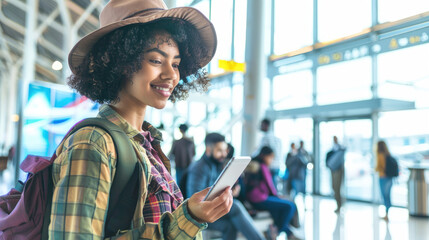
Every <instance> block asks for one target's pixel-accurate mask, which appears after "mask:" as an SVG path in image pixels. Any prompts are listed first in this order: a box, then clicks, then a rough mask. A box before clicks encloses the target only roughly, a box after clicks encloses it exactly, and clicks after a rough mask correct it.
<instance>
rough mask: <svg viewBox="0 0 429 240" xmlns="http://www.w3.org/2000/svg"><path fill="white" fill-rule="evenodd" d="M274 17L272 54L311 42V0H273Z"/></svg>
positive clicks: (294, 48)
mask: <svg viewBox="0 0 429 240" xmlns="http://www.w3.org/2000/svg"><path fill="white" fill-rule="evenodd" d="M274 17H275V19H274V54H282V53H286V52H290V51H293V50H296V49H299V48H302V47H305V46H308V45H312V44H313V0H300V1H291V0H275V1H274Z"/></svg>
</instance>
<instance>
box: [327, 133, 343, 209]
mask: <svg viewBox="0 0 429 240" xmlns="http://www.w3.org/2000/svg"><path fill="white" fill-rule="evenodd" d="M333 141H334V145H333V147H332V149H331V151H329V152H328V154H327V155H326V166H327V167H328V168H329V170H331V177H332V189H333V190H334V197H335V201H336V203H337V209H336V210H335V212H336V213H339V212H340V211H341V207H342V205H343V198H342V195H341V187H342V185H343V182H344V161H345V159H344V154H345V150H346V149H345V148H344V147H343V146H341V145H340V144H339V143H338V138H337V136H334V137H333Z"/></svg>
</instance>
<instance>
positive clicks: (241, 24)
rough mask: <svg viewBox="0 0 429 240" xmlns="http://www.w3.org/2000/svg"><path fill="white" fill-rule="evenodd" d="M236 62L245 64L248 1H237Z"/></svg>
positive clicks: (235, 17)
mask: <svg viewBox="0 0 429 240" xmlns="http://www.w3.org/2000/svg"><path fill="white" fill-rule="evenodd" d="M234 21H235V22H234V61H236V62H244V61H245V51H246V23H247V0H235V16H234Z"/></svg>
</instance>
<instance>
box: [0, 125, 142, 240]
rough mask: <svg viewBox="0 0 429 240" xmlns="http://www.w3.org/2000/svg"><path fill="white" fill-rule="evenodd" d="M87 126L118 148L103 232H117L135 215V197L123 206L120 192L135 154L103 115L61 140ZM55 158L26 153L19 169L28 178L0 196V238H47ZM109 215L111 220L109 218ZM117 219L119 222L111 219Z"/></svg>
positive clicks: (132, 175) (130, 177) (131, 172)
mask: <svg viewBox="0 0 429 240" xmlns="http://www.w3.org/2000/svg"><path fill="white" fill-rule="evenodd" d="M86 126H97V127H100V128H102V129H104V130H105V131H106V132H108V133H109V135H110V136H111V137H112V139H113V142H114V144H115V149H116V151H117V156H118V161H117V164H116V174H115V175H116V177H115V178H114V181H113V183H112V186H111V191H110V196H109V199H110V200H109V209H108V218H107V221H106V223H105V225H106V233H107V232H108V231H109V232H112V233H116V232H117V230H119V229H122V230H123V229H126V228H128V227H129V223H131V220H132V217H133V214H134V209H135V204H136V203H137V199H133V202H132V203H133V204H134V206H129V205H130V204H128V205H127V206H123V205H124V203H123V202H125V201H122V199H123V197H122V196H121V194H122V195H126V194H124V192H126V190H124V189H125V187H126V186H128V185H129V184H130V183H131V182H132V181H134V179H135V176H136V174H135V172H136V166H137V165H136V163H137V156H136V154H135V151H134V149H133V147H132V145H131V142H130V141H129V138H128V137H127V135H126V134H125V133H124V131H122V129H120V128H119V127H118V126H117V125H115V124H113V123H111V122H109V121H108V120H106V119H102V118H88V119H85V120H83V121H80V122H78V123H77V124H76V125H75V126H74V127H73V128H71V129H70V131H69V132H68V133H67V134H66V136H65V137H64V139H63V141H64V140H65V139H67V138H68V137H69V136H70V135H71V134H73V133H74V132H76V131H77V130H78V129H80V128H82V127H86ZM56 158H57V156H56V154H55V153H54V154H53V156H52V157H51V158H50V159H49V158H48V157H40V156H33V155H28V156H27V157H26V158H25V160H24V161H23V162H22V163H21V165H20V168H21V169H22V170H23V171H24V172H27V173H28V175H27V180H26V181H25V183H23V182H21V181H19V184H18V186H17V187H15V188H13V189H11V190H10V191H9V193H7V194H6V195H3V196H0V240H21V239H31V240H38V239H48V227H49V223H50V212H51V204H52V193H53V186H52V185H53V182H52V172H51V165H52V163H53V162H54V160H55V159H56ZM119 159H121V161H119ZM145 170H146V169H145ZM137 178H138V177H137ZM127 197H128V196H127ZM111 212H113V213H111ZM109 218H110V219H113V220H112V221H110V220H109ZM118 219H119V220H120V221H119V223H118V222H117V221H114V220H118ZM107 235H108V234H106V236H107Z"/></svg>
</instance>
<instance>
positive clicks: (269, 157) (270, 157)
mask: <svg viewBox="0 0 429 240" xmlns="http://www.w3.org/2000/svg"><path fill="white" fill-rule="evenodd" d="M273 160H274V153H271V154H268V155H266V156H265V157H264V163H265V165H267V166H270V165H271V163H272V162H273Z"/></svg>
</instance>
